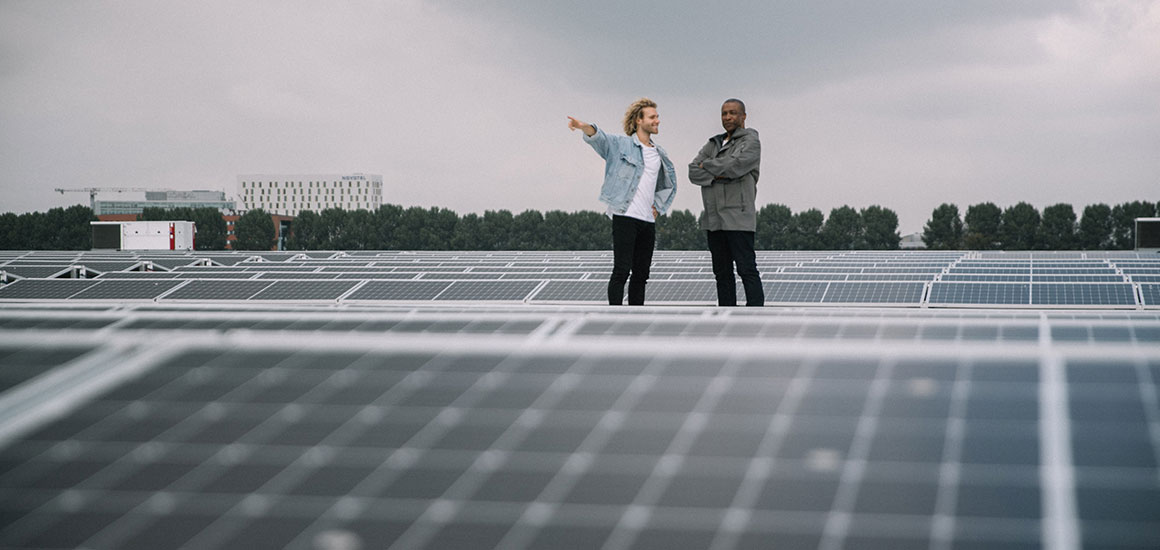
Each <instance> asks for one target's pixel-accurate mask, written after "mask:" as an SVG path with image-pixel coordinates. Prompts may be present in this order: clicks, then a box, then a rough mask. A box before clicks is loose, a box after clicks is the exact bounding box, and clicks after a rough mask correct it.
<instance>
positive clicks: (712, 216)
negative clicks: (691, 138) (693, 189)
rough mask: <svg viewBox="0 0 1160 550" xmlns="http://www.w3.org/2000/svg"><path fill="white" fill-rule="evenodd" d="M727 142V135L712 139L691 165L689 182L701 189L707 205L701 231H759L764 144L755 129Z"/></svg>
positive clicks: (739, 132) (736, 134)
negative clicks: (759, 176) (760, 176)
mask: <svg viewBox="0 0 1160 550" xmlns="http://www.w3.org/2000/svg"><path fill="white" fill-rule="evenodd" d="M724 141H725V134H718V135H715V136H713V137H711V138H709V142H708V143H706V144H705V146H704V147H702V148H701V152H700V153H697V157H696V158H694V159H693V162H691V163H689V181H691V182H693V183H694V184H696V185H700V186H701V201H702V202H704V204H705V213H704V214H703V215H702V216H701V229H704V230H706V231H719V230H728V231H756V230H757V208H756V202H757V177H758V175H759V172H760V168H761V141H760V140H759V139H758V137H757V130H754V129H751V128H738V129H736V130H734V131H733V139H731V140H729V143H728V144H725V145H724V146H723V145H722V144H723V142H724ZM701 166H704V168H702V167H701Z"/></svg>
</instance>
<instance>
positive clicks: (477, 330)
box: [0, 252, 1160, 550]
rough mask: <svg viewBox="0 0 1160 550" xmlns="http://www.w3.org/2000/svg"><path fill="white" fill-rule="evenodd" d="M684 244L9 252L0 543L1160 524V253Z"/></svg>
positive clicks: (862, 538)
mask: <svg viewBox="0 0 1160 550" xmlns="http://www.w3.org/2000/svg"><path fill="white" fill-rule="evenodd" d="M655 260H656V262H655V264H654V267H653V277H652V279H650V283H649V298H648V301H649V303H650V304H651V305H649V306H645V307H609V306H606V305H602V304H601V302H603V301H604V288H605V287H604V281H603V279H604V278H605V277H606V276H607V272H608V270H609V268H610V265H611V255H610V254H608V253H602V252H543V253H539V252H536V253H527V252H525V253H517V252H499V253H489V252H414V253H405V252H382V253H373V252H372V253H367V252H358V253H355V252H351V253H340V252H339V253H336V252H318V253H315V252H311V253H308V254H294V253H284V254H273V253H271V254H261V255H253V254H242V253H227V254H208V253H200V252H199V253H192V254H175V253H166V254H157V253H148V254H147V253H136V254H134V253H100V254H98V253H67V254H63V253H45V252H36V253H9V254H7V255H6V256H5V255H0V272H2V273H3V274H2V275H0V278H3V280H4V281H6V282H5V283H4V284H3V285H2V286H0V328H2V330H0V513H2V514H3V518H4V520H3V522H0V547H4V548H76V547H83V548H94V549H103V548H120V549H133V548H149V549H158V548H304V549H332V550H339V549H353V548H363V549H367V548H388V547H389V548H431V549H457V548H472V549H480V548H482V549H486V548H505V549H506V548H510V549H524V548H552V549H568V548H577V549H579V548H604V549H628V548H641V549H647V548H698V549H700V548H711V549H721V550H725V549H750V548H771V547H772V548H788V549H799V548H802V549H805V548H809V549H813V548H826V549H851V550H855V549H856V550H862V549H870V550H874V549H891V550H896V549H909V548H923V549H948V550H949V549H983V548H986V549H1030V548H1047V549H1053V550H1054V549H1077V548H1109V549H1111V548H1115V549H1120V550H1124V549H1143V548H1149V549H1155V548H1157V547H1158V546H1160V467H1158V464H1160V400H1158V395H1160V309H1158V308H1156V305H1157V304H1158V303H1160V301H1158V300H1156V299H1155V294H1154V292H1155V288H1154V287H1155V286H1156V285H1155V284H1154V283H1155V282H1156V281H1157V280H1160V259H1156V258H1152V257H1150V256H1147V255H1136V254H1134V253H1098V254H1093V253H1080V252H1076V253H1022V254H1010V253H978V252H945V253H944V252H925V253H924V252H857V253H837V252H821V253H762V254H761V256H759V265H760V267H761V269H762V272H763V279H764V280H765V286H766V293H767V296H769V297H771V299H770V301H769V302H768V307H765V308H718V307H715V306H710V304H712V303H713V302H714V299H713V292H714V286H713V282H712V274H711V270H710V269H709V261H708V255H707V254H706V253H678V252H658V253H657V256H656V258H655ZM140 269H149V270H152V271H136V270H140ZM58 277H66V278H58ZM962 277H969V278H966V279H962ZM1151 277H1157V279H1151ZM1093 278H1094V279H1093ZM400 283H402V284H400ZM794 285H797V286H794ZM967 287H969V290H966V288H967ZM787 288H792V289H793V290H792V292H791V291H790V290H787ZM940 288H942V289H944V290H939V289H940ZM738 289H739V291H741V287H740V285H739V287H738ZM1037 289H1039V290H1037ZM778 292H781V294H778ZM956 297H961V298H956ZM1037 297H1039V298H1037ZM1044 297H1049V299H1045V298H1044ZM955 300H958V301H955Z"/></svg>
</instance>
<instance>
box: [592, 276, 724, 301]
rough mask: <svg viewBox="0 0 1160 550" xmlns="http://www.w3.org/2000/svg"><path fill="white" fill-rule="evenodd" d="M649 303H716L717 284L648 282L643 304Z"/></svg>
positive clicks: (701, 282)
mask: <svg viewBox="0 0 1160 550" xmlns="http://www.w3.org/2000/svg"><path fill="white" fill-rule="evenodd" d="M607 286H608V284H607V283H605V288H606V289H607ZM605 296H607V293H605ZM649 301H653V302H702V303H703V302H716V301H717V283H715V282H711V281H656V282H651V281H650V282H649V283H648V285H647V286H646V287H645V303H648V302H649Z"/></svg>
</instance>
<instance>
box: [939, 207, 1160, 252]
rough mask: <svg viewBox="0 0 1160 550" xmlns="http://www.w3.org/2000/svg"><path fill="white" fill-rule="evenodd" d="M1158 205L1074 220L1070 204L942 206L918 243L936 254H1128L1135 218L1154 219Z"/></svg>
mask: <svg viewBox="0 0 1160 550" xmlns="http://www.w3.org/2000/svg"><path fill="white" fill-rule="evenodd" d="M1158 210H1160V203H1151V202H1145V201H1135V202H1125V203H1123V204H1117V205H1116V206H1108V205H1106V204H1102V203H1101V204H1093V205H1089V206H1087V207H1085V208H1084V210H1083V215H1082V216H1081V217H1080V218H1079V219H1078V221H1077V219H1076V214H1075V209H1073V208H1072V206H1071V205H1070V204H1064V203H1060V204H1055V205H1052V206H1048V207H1047V208H1044V209H1043V213H1042V214H1040V212H1039V211H1038V210H1036V208H1035V207H1034V206H1032V205H1030V204H1028V203H1026V202H1021V203H1019V204H1016V205H1014V206H1010V207H1008V208H1006V209H1000V208H999V207H998V206H996V205H995V204H994V203H990V202H985V203H981V204H976V205H973V206H970V207H969V208H967V212H966V217H965V218H963V217H960V216H959V208H958V207H957V206H955V205H953V204H945V203H944V204H942V205H940V206H939V207H938V208H935V209H934V212H933V213H932V214H931V218H930V220H929V221H927V223H926V226H925V227H924V228H923V233H922V240H923V242H924V243H926V247H927V248H930V249H935V250H962V249H967V250H1130V249H1132V248H1135V246H1136V224H1135V219H1136V218H1150V217H1155V216H1156V213H1157V211H1158Z"/></svg>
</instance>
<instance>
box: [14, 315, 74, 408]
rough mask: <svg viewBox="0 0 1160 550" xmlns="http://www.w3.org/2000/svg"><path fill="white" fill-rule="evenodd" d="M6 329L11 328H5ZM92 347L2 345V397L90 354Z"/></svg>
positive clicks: (62, 344)
mask: <svg viewBox="0 0 1160 550" xmlns="http://www.w3.org/2000/svg"><path fill="white" fill-rule="evenodd" d="M4 328H6V329H7V328H9V327H7V326H5V327H4ZM91 350H92V347H73V346H68V345H66V344H64V343H63V342H62V343H61V345H58V346H53V347H51V348H45V347H35V346H21V345H15V344H6V345H0V365H3V367H4V368H0V395H3V393H4V392H7V391H8V390H10V389H12V388H14V387H16V386H19V385H20V384H23V383H25V382H27V381H29V380H31V379H33V378H36V377H38V376H40V375H42V374H44V373H46V372H48V371H50V370H51V369H53V368H56V367H58V366H60V365H64V364H65V363H68V362H69V361H72V360H74V359H76V358H77V357H80V356H82V355H84V354H85V353H88V352H89V351H91Z"/></svg>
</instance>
